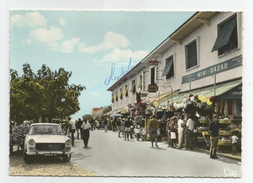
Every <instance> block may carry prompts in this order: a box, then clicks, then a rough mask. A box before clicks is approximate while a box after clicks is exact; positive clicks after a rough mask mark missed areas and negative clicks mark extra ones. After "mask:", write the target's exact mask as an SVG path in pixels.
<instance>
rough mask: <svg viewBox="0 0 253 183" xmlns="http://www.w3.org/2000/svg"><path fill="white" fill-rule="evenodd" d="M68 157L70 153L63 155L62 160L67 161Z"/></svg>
mask: <svg viewBox="0 0 253 183" xmlns="http://www.w3.org/2000/svg"><path fill="white" fill-rule="evenodd" d="M70 159H71V154H66V155H63V161H64V162H69V161H70Z"/></svg>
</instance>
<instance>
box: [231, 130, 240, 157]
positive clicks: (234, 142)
mask: <svg viewBox="0 0 253 183" xmlns="http://www.w3.org/2000/svg"><path fill="white" fill-rule="evenodd" d="M238 140H239V138H238V137H237V136H236V135H235V134H234V135H233V136H232V137H231V142H232V154H233V155H236V148H237V144H238Z"/></svg>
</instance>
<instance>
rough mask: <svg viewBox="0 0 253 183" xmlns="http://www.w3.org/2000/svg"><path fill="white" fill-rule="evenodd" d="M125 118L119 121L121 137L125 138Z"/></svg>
mask: <svg viewBox="0 0 253 183" xmlns="http://www.w3.org/2000/svg"><path fill="white" fill-rule="evenodd" d="M125 121H126V120H125V118H123V119H122V120H121V126H120V128H121V133H122V135H123V137H124V136H125Z"/></svg>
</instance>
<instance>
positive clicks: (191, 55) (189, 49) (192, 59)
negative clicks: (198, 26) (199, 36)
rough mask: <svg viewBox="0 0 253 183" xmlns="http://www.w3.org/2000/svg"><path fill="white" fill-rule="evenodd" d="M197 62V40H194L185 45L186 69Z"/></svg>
mask: <svg viewBox="0 0 253 183" xmlns="http://www.w3.org/2000/svg"><path fill="white" fill-rule="evenodd" d="M197 64H198V58H197V42H196V40H194V41H193V42H191V43H190V44H188V45H187V46H186V69H190V68H192V67H194V66H196V65H197Z"/></svg>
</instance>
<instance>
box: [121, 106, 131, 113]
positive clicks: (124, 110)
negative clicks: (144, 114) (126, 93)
mask: <svg viewBox="0 0 253 183" xmlns="http://www.w3.org/2000/svg"><path fill="white" fill-rule="evenodd" d="M128 112H129V109H128V107H125V108H124V109H122V110H121V114H125V113H128Z"/></svg>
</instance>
